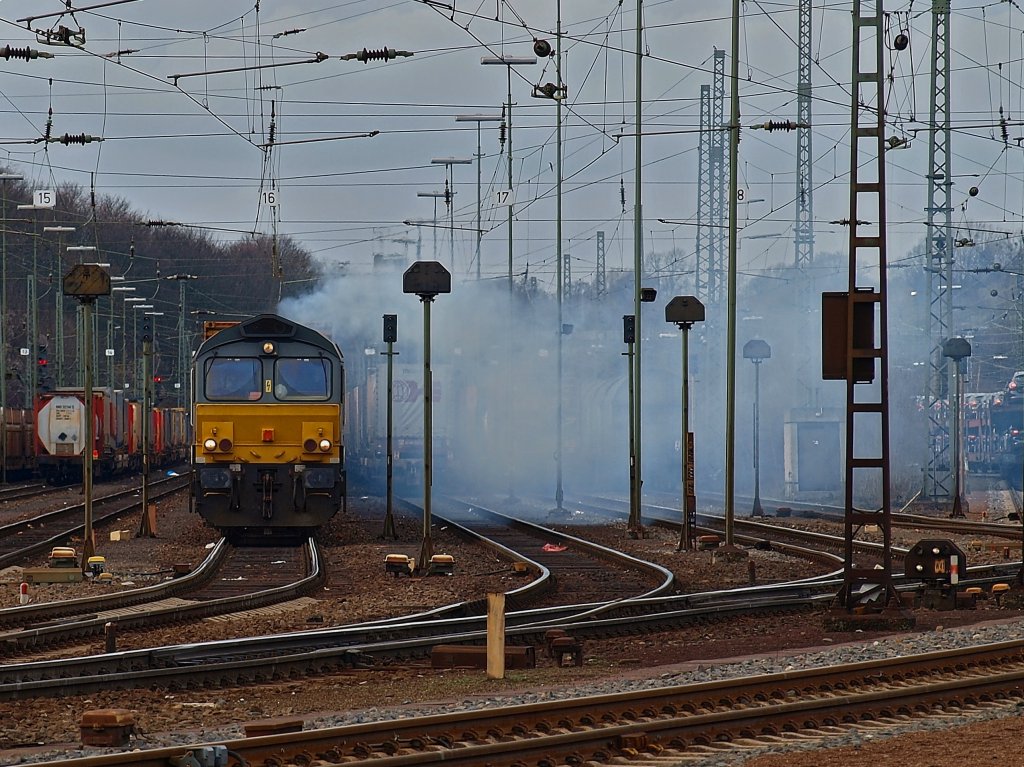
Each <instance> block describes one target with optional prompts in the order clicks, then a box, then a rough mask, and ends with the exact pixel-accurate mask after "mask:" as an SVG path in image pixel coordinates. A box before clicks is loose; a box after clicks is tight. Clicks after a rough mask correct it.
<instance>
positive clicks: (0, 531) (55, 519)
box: [0, 474, 188, 568]
mask: <svg viewBox="0 0 1024 767" xmlns="http://www.w3.org/2000/svg"><path fill="white" fill-rule="evenodd" d="M187 483H188V475H187V474H182V475H179V476H176V477H166V478H164V479H161V480H157V481H156V482H152V483H150V487H164V486H165V485H167V486H168V487H166V488H164V489H163V490H162V492H160V493H159V494H157V495H156V496H153V497H151V500H152V499H153V498H162V497H165V496H167V495H172V494H173V493H176V492H178V491H179V490H182V489H184V488H185V487H186V486H187ZM135 493H136V489H135V488H129V489H127V490H121V491H118V492H116V493H112V494H110V495H106V496H103V497H102V498H97V499H96V501H95V503H96V504H97V505H99V504H101V503H102V504H107V503H114V502H116V501H118V500H121V499H123V498H125V497H128V496H134V495H135ZM140 505H141V502H140V501H137V500H136V501H133V502H132V503H130V504H128V505H127V506H123V507H120V508H116V509H111V510H110V511H107V512H103V513H97V514H96V515H95V516H94V518H93V524H99V523H100V522H103V521H105V520H108V519H114V518H116V517H119V516H121V515H123V514H126V513H128V512H130V511H132V510H134V509H135V507H137V506H140ZM84 508H85V504H77V505H75V506H67V507H65V508H63V509H57V510H56V511H51V512H48V513H46V514H40V515H39V516H36V517H33V518H32V519H25V520H21V521H20V522H12V523H11V524H9V525H4V526H3V527H0V543H2V542H3V541H4V540H13V539H15V538H18V537H20V538H22V539H24V538H25V534H26V533H28V532H29V531H32V530H39V529H42V528H45V527H47V526H51V525H54V524H60V525H63V524H66V523H65V522H64V521H63V520H65V519H69V520H70V519H76V518H79V517H81V515H82V513H83V510H84ZM84 529H85V524H84V522H83V523H82V524H75V525H72V526H70V527H65V528H62V529H61V530H59V531H58V532H56V533H54V534H53V535H48V536H46V537H45V538H44V539H42V540H36V541H34V542H33V543H32V544H30V545H28V546H22V547H21V548H17V549H14V550H11V551H8V552H7V553H5V554H0V568H3V567H8V566H10V565H13V564H17V563H19V562H21V561H22V560H23V559H24V558H25V557H27V556H29V555H32V554H38V553H40V552H43V551H45V550H46V549H47V548H49V547H51V546H56V545H59V544H61V543H64V542H66V541H67V540H68V539H69V538H70V537H71V536H72V535H75V534H77V533H81V532H82V531H83V530H84Z"/></svg>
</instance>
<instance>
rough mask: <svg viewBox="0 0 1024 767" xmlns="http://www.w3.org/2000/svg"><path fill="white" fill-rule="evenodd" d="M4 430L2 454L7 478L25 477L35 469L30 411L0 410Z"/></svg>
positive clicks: (34, 449)
mask: <svg viewBox="0 0 1024 767" xmlns="http://www.w3.org/2000/svg"><path fill="white" fill-rule="evenodd" d="M0 412H2V416H0V419H2V428H3V430H4V436H3V441H4V447H5V449H4V454H3V460H4V463H5V464H6V467H5V468H6V470H7V476H8V477H11V476H26V475H28V474H31V473H32V472H33V471H35V468H36V446H35V424H34V423H33V421H32V411H31V410H23V409H21V408H12V407H5V408H0Z"/></svg>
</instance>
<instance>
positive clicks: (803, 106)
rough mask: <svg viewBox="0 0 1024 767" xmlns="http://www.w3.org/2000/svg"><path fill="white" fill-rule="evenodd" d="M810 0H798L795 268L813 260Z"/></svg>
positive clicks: (806, 265) (804, 266)
mask: <svg viewBox="0 0 1024 767" xmlns="http://www.w3.org/2000/svg"><path fill="white" fill-rule="evenodd" d="M811 3H812V0H800V12H799V20H798V34H797V47H798V51H799V52H798V54H797V55H798V61H797V86H796V93H797V96H796V121H797V123H798V125H800V126H803V127H799V128H797V129H796V222H795V226H794V235H795V236H794V242H795V247H796V268H797V269H804V268H806V267H808V266H810V264H811V263H812V262H813V261H814V203H813V199H814V185H813V180H812V173H811V171H812V165H813V157H812V155H811V10H812V9H811Z"/></svg>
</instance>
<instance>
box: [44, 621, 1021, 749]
mask: <svg viewBox="0 0 1024 767" xmlns="http://www.w3.org/2000/svg"><path fill="white" fill-rule="evenodd" d="M1022 701H1024V641H1013V642H1003V643H999V644H992V645H983V646H980V647H970V648H960V649H956V650H948V651H941V652H933V653H926V654H921V655H911V656H901V657H896V658H889V659H885V660H876V661H868V662H861V663H853V664H844V665H837V666H826V667H819V668H813V669H807V670H802V671H788V672H784V673H778V674H770V675H764V676H747V677H739V678H733V679H728V680H722V681H716V682H708V683H702V684H692V685H681V686H666V687H659V688H653V689H646V690H638V691H632V692H627V693H618V694H609V695H599V696H589V697H577V698H569V699H560V700H557V701H548V702H543V703H534V704H527V705H517V706H509V707H503V708H492V707H487V708H484V709H477V710H472V711H459V712H455V713H447V714H438V715H434V716H427V717H415V718H406V719H387V720H384V721H379V722H372V723H363V724H357V725H349V726H344V727H334V728H325V729H319V730H313V731H307V732H300V733H291V734H285V735H273V736H265V737H260V738H245V739H238V740H232V741H226V742H224V741H222V742H219V743H216V742H214V743H195V744H192V745H189V746H187V747H184V746H177V747H173V748H160V749H153V750H149V751H133V752H131V753H130V754H112V755H106V756H95V757H89V758H87V759H80V760H74V762H73V763H74V764H76V765H79V767H113V766H114V765H125V764H132V765H136V766H137V767H157V766H158V765H160V766H162V765H166V764H168V763H173V762H172V761H171V760H173V759H180V758H181V757H182V756H183V755H184V753H185V752H186V751H191V752H192V754H193V756H195V755H199V756H203V757H204V758H205V757H206V756H208V755H209V756H212V755H213V754H214V753H216V752H217V750H218V749H219V750H220V751H225V750H226V751H229V752H231V753H232V754H234V755H236V758H237V759H239V760H244V763H247V764H274V765H279V766H280V767H285V766H286V765H308V764H313V763H315V764H322V765H325V767H326V766H327V765H335V764H345V765H347V767H352V766H353V765H355V766H356V767H358V766H359V765H371V764H372V765H374V766H375V767H398V766H399V765H410V764H432V763H444V764H448V765H467V767H469V766H470V765H473V766H476V765H480V764H487V765H492V766H493V767H503V766H507V767H532V766H534V765H536V766H537V767H541V766H547V765H583V764H588V765H597V764H618V763H625V762H628V763H632V764H644V763H655V762H656V763H659V764H665V763H669V762H673V763H674V761H673V760H682V759H687V760H689V759H692V758H694V757H697V756H699V755H700V754H702V753H706V752H707V751H708V750H709V749H712V748H713V749H714V750H715V751H716V752H717V754H718V755H719V756H720V755H721V752H722V751H724V750H726V749H728V748H729V747H730V746H731V745H732V744H736V745H737V746H740V745H742V746H750V745H754V744H756V743H757V742H758V741H759V740H763V741H764V742H765V743H767V742H770V741H771V740H772V739H777V738H778V737H779V736H781V735H783V734H787V733H788V734H791V735H794V736H799V735H800V734H805V735H807V736H817V737H820V736H822V735H824V734H828V733H830V732H831V733H837V732H842V731H843V730H844V729H845V728H849V727H854V726H857V725H860V724H862V723H875V724H878V723H880V722H886V721H892V720H894V719H901V720H905V719H907V718H910V717H924V716H932V715H936V714H939V715H942V714H944V713H945V712H947V711H956V712H962V711H963V710H965V709H970V708H972V707H977V706H981V705H1005V706H1013V705H1016V706H1020V705H1021V702H1022ZM61 763H63V764H66V763H67V762H61ZM43 764H44V765H56V764H58V763H57V762H48V763H43Z"/></svg>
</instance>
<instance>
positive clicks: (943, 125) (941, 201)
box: [922, 0, 956, 502]
mask: <svg viewBox="0 0 1024 767" xmlns="http://www.w3.org/2000/svg"><path fill="white" fill-rule="evenodd" d="M928 126H929V128H930V129H931V135H932V139H931V143H930V144H929V146H928V176H927V178H928V206H927V207H926V208H925V212H926V213H927V214H928V224H927V227H928V229H927V243H926V254H927V259H928V260H927V264H926V267H925V269H926V271H927V272H928V301H929V303H928V343H929V354H928V382H927V396H926V398H925V404H926V406H927V410H928V465H927V468H926V469H925V477H924V488H923V492H922V497H924V498H929V499H931V500H932V501H936V502H943V501H947V502H948V501H950V500H952V497H953V461H952V460H951V456H952V453H951V451H950V434H951V431H950V408H949V407H947V405H946V402H945V400H946V399H947V397H951V396H953V392H955V391H956V389H955V386H954V381H953V370H954V366H953V365H950V364H948V360H947V358H946V357H945V356H944V355H943V353H942V343H943V341H945V340H946V339H947V338H949V336H950V328H951V327H952V320H953V236H952V235H953V226H952V214H953V206H952V203H951V195H952V189H953V180H952V178H953V177H952V169H951V167H950V159H951V154H952V152H951V146H950V129H949V0H932V76H931V107H930V110H929V121H928Z"/></svg>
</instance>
